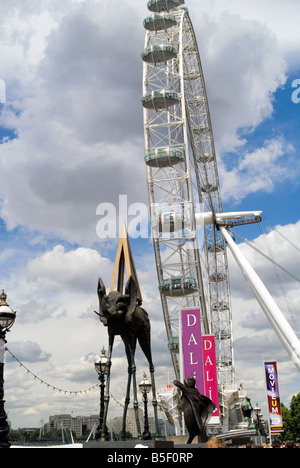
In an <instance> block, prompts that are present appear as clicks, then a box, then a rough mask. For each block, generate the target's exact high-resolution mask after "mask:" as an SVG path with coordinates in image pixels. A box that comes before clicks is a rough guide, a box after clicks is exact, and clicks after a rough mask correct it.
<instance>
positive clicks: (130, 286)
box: [125, 276, 137, 323]
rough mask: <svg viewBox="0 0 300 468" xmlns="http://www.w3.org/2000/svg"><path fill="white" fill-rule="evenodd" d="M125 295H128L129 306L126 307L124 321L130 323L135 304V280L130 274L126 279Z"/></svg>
mask: <svg viewBox="0 0 300 468" xmlns="http://www.w3.org/2000/svg"><path fill="white" fill-rule="evenodd" d="M125 295H126V296H127V297H129V306H128V309H127V313H126V318H125V321H126V322H127V323H130V322H132V318H133V314H134V311H135V309H136V304H137V287H136V282H135V281H134V279H133V277H132V276H130V278H129V280H128V281H127V284H126V288H125Z"/></svg>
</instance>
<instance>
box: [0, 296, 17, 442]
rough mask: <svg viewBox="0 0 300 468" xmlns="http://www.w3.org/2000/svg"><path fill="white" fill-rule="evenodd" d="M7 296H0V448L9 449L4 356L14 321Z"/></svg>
mask: <svg viewBox="0 0 300 468" xmlns="http://www.w3.org/2000/svg"><path fill="white" fill-rule="evenodd" d="M6 298H7V295H6V294H5V292H4V290H2V294H1V295H0V448H10V443H9V430H10V429H9V425H8V423H7V414H6V412H5V409H4V403H5V400H4V356H5V344H6V343H7V341H6V339H5V338H6V333H7V332H9V330H10V328H11V327H12V326H13V324H14V321H15V319H16V312H14V311H13V310H12V309H11V308H10V307H9V305H8V304H7V302H6Z"/></svg>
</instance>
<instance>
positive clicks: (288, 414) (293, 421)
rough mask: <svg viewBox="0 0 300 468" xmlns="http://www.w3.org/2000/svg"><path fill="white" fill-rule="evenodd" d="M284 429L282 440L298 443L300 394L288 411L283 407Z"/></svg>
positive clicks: (299, 434) (299, 437)
mask: <svg viewBox="0 0 300 468" xmlns="http://www.w3.org/2000/svg"><path fill="white" fill-rule="evenodd" d="M281 408H282V417H283V428H284V432H283V434H282V439H284V440H290V441H296V440H299V439H300V393H298V395H294V396H293V398H292V401H291V404H290V408H289V409H288V408H287V407H286V406H285V405H283V404H282V405H281Z"/></svg>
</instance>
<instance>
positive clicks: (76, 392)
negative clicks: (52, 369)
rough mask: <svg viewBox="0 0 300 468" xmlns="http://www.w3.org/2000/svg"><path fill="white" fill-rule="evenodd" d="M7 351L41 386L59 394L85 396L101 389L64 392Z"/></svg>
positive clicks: (97, 386) (91, 388)
mask: <svg viewBox="0 0 300 468" xmlns="http://www.w3.org/2000/svg"><path fill="white" fill-rule="evenodd" d="M5 351H7V352H8V353H9V354H10V355H11V357H12V358H13V359H14V360H15V361H16V362H18V363H19V365H20V367H23V369H25V370H26V371H27V373H28V374H30V375H32V377H33V378H34V380H38V381H39V382H40V383H41V384H44V385H46V386H47V388H51V389H52V390H57V391H58V392H59V393H63V394H64V395H83V394H85V393H88V392H91V391H92V390H94V389H95V388H99V384H96V385H94V386H93V387H90V388H87V389H85V390H78V391H70V390H63V389H62V388H59V387H55V386H54V385H51V384H50V383H48V382H46V381H45V380H43V379H41V378H40V377H39V376H38V375H36V374H34V372H32V371H31V370H30V369H28V367H26V366H25V364H23V363H22V362H21V361H20V360H19V359H18V358H17V357H16V356H14V355H13V353H12V352H11V351H10V350H9V349H8V348H7V347H6V348H5Z"/></svg>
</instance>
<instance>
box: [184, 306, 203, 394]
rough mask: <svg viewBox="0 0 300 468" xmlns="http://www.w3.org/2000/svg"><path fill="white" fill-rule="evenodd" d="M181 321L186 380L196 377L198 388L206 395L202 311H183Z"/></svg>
mask: <svg viewBox="0 0 300 468" xmlns="http://www.w3.org/2000/svg"><path fill="white" fill-rule="evenodd" d="M181 320H182V348H183V365H184V378H185V379H187V378H188V377H195V379H196V387H197V388H198V390H199V392H200V393H202V394H204V379H203V356H202V333H201V313H200V309H199V308H198V309H184V310H182V311H181Z"/></svg>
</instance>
